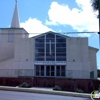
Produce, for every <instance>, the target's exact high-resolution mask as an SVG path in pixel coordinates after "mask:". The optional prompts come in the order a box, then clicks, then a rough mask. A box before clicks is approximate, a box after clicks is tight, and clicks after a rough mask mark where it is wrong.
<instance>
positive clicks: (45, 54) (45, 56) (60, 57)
mask: <svg viewBox="0 0 100 100" xmlns="http://www.w3.org/2000/svg"><path fill="white" fill-rule="evenodd" d="M35 60H36V61H45V60H46V61H66V38H65V37H62V36H59V35H57V34H53V33H48V34H44V35H43V36H40V37H37V38H36V39H35Z"/></svg>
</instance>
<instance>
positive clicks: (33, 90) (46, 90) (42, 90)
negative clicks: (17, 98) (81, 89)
mask: <svg viewBox="0 0 100 100" xmlns="http://www.w3.org/2000/svg"><path fill="white" fill-rule="evenodd" d="M0 90H6V91H19V92H30V93H42V94H52V95H63V96H75V97H84V98H90V94H86V93H76V92H68V91H53V90H52V89H51V88H38V87H32V88H19V87H9V86H0Z"/></svg>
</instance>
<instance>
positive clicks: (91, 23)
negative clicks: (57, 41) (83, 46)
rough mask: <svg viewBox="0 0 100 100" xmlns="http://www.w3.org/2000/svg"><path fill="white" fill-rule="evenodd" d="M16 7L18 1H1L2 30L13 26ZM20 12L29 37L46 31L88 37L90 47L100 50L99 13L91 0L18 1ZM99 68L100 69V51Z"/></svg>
mask: <svg viewBox="0 0 100 100" xmlns="http://www.w3.org/2000/svg"><path fill="white" fill-rule="evenodd" d="M14 7H15V0H1V1H0V27H1V28H8V27H9V26H10V24H11V20H12V16H13V12H14ZM18 11H19V18H20V26H21V27H23V28H24V29H25V30H26V31H27V32H29V33H30V37H31V36H34V35H37V34H39V33H44V32H47V31H54V32H59V33H61V34H66V33H69V34H67V35H68V36H71V37H74V36H75V37H88V40H89V43H88V44H89V46H92V47H96V48H99V35H98V34H97V32H98V31H99V24H98V19H97V15H98V12H94V11H93V9H92V7H91V2H90V0H18ZM72 32H76V33H78V32H86V33H80V34H75V33H72ZM88 32H90V33H88ZM92 32H95V33H92ZM97 66H98V68H99V69H100V51H98V53H97Z"/></svg>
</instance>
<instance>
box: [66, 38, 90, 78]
mask: <svg viewBox="0 0 100 100" xmlns="http://www.w3.org/2000/svg"><path fill="white" fill-rule="evenodd" d="M66 42H67V65H66V71H67V73H68V71H69V72H70V73H71V74H70V76H69V77H72V78H90V74H89V72H90V62H89V55H88V39H87V38H75V37H74V38H73V37H72V38H67V41H66ZM87 71H88V72H87ZM86 73H87V74H86ZM85 74H86V75H85ZM68 75H69V74H66V77H68Z"/></svg>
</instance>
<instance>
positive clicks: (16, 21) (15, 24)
mask: <svg viewBox="0 0 100 100" xmlns="http://www.w3.org/2000/svg"><path fill="white" fill-rule="evenodd" d="M15 2H16V4H15V9H14V14H13V18H12V22H11V26H10V28H20V22H19V15H18V8H17V0H15Z"/></svg>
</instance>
